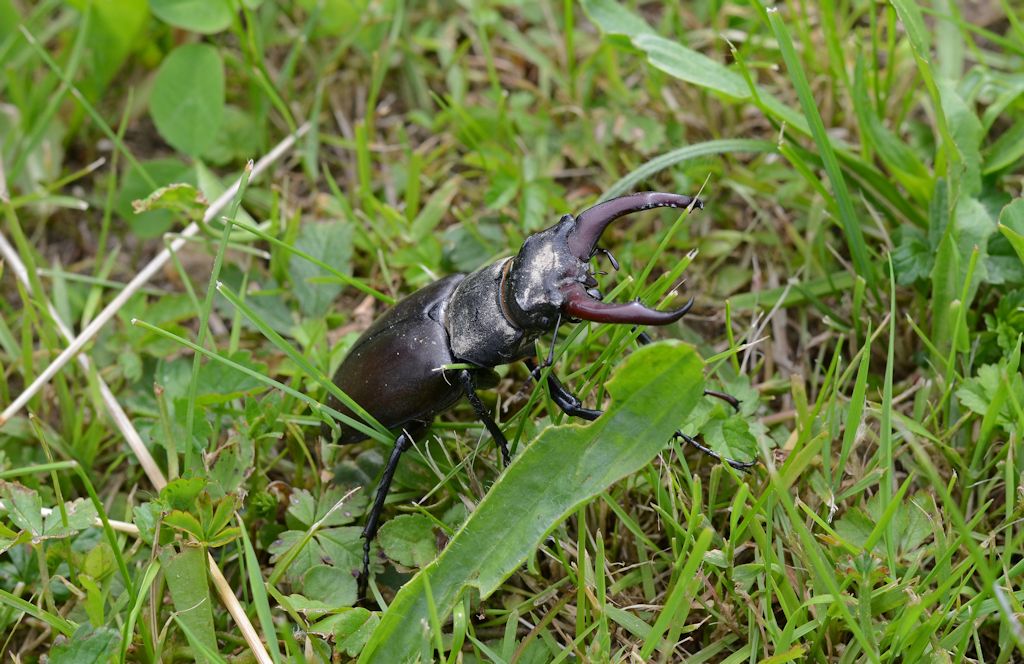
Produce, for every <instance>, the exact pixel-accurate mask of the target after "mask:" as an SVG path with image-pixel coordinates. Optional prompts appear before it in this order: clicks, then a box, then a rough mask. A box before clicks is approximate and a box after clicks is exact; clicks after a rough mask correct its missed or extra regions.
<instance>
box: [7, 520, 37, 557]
mask: <svg viewBox="0 0 1024 664" xmlns="http://www.w3.org/2000/svg"><path fill="white" fill-rule="evenodd" d="M31 539H32V533H30V532H28V531H27V530H22V531H21V532H16V531H14V530H11V529H10V528H8V527H7V526H5V525H4V524H3V523H0V554H3V553H4V552H5V551H7V550H8V549H10V548H11V547H15V546H17V545H19V544H24V543H25V542H28V541H29V540H31Z"/></svg>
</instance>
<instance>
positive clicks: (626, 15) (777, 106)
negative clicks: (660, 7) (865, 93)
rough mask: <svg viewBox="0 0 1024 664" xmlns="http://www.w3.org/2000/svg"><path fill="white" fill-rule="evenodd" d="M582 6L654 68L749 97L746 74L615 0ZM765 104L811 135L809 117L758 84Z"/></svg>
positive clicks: (593, 1) (734, 95)
mask: <svg viewBox="0 0 1024 664" xmlns="http://www.w3.org/2000/svg"><path fill="white" fill-rule="evenodd" d="M583 9H584V10H585V11H586V12H587V15H588V16H589V17H590V20H591V21H593V22H594V24H595V25H597V26H598V27H599V28H600V29H601V31H602V32H605V33H607V34H610V35H624V36H626V37H627V38H628V39H629V41H630V42H631V43H632V45H633V46H634V47H636V48H638V49H640V50H641V51H642V52H643V53H644V54H645V55H646V56H647V60H648V62H650V63H651V65H652V66H653V67H656V68H658V69H660V70H661V71H663V72H665V73H666V74H669V75H670V76H674V77H676V78H678V79H680V80H683V81H687V82H688V83H693V84H694V85H699V86H701V87H704V88H706V89H708V90H711V91H713V92H718V93H720V94H724V95H727V96H728V97H731V98H733V99H750V98H751V97H752V95H751V91H750V86H749V85H748V84H747V82H746V80H744V78H743V76H742V75H741V74H739V73H738V72H735V71H733V70H731V69H729V68H728V67H726V66H725V65H723V64H721V63H719V62H717V61H715V60H712V59H711V58H709V57H707V56H706V55H704V54H703V53H700V52H698V51H695V50H693V49H691V48H687V47H686V46H683V45H682V44H679V43H677V42H674V41H672V40H669V39H665V38H664V37H660V36H658V35H657V34H655V32H654V31H653V30H652V29H651V27H650V26H649V25H647V23H646V22H645V21H644V20H643V19H642V18H640V17H639V16H637V15H636V14H634V13H632V12H630V11H629V10H627V9H625V8H623V7H622V6H620V5H619V4H618V3H617V2H615V0H583ZM756 90H757V96H758V97H759V98H760V100H761V103H762V104H763V105H764V107H765V108H766V109H767V110H769V111H770V112H771V113H772V114H773V115H775V116H776V117H778V118H780V119H781V120H783V121H784V122H786V124H788V125H789V126H791V127H794V128H795V129H797V130H798V131H800V132H801V133H803V134H808V135H809V134H810V129H809V127H808V125H807V121H806V119H805V118H804V117H803V116H802V115H801V114H800V113H798V112H797V111H796V110H795V109H792V108H790V107H789V106H787V105H786V104H784V103H783V102H782V101H780V100H779V99H778V98H776V97H774V96H773V95H772V94H771V92H770V91H768V90H767V89H764V88H761V87H759V86H756Z"/></svg>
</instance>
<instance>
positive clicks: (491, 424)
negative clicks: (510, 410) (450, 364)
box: [459, 369, 512, 467]
mask: <svg viewBox="0 0 1024 664" xmlns="http://www.w3.org/2000/svg"><path fill="white" fill-rule="evenodd" d="M459 380H460V381H462V388H463V389H464V390H465V391H466V398H467V399H469V403H470V405H471V406H473V410H474V411H475V412H476V416H477V418H478V419H479V420H480V421H481V422H483V423H484V426H485V427H487V430H488V431H489V432H490V433H491V438H493V439H494V442H495V443H496V444H497V445H498V450H499V451H500V452H501V463H502V465H503V466H505V467H507V466H508V464H509V463H511V462H512V458H511V457H510V456H509V453H508V440H506V439H505V434H503V433H502V432H501V429H499V428H498V424H497V423H496V422H495V421H494V418H493V417H491V414H490V413H488V412H487V408H486V407H485V406H484V402H482V401H480V397H479V396H477V394H476V385H475V384H474V383H473V374H472V373H471V372H470V371H469V370H468V369H463V370H462V371H460V372H459Z"/></svg>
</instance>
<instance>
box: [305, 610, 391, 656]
mask: <svg viewBox="0 0 1024 664" xmlns="http://www.w3.org/2000/svg"><path fill="white" fill-rule="evenodd" d="M379 623H380V614H379V613H377V612H371V611H367V610H366V609H363V608H358V607H357V608H353V609H345V610H343V611H341V612H340V613H337V614H335V615H333V616H328V617H327V618H324V619H323V620H321V621H320V622H318V623H317V624H315V625H313V626H311V627H310V628H309V631H310V632H312V633H314V634H324V635H325V636H328V635H329V636H333V637H334V647H335V649H336V650H339V651H343V652H345V653H346V654H347V655H348V656H349V657H355V656H356V655H358V654H359V651H361V650H362V649H363V647H364V646H365V645H366V641H367V640H368V639H369V638H370V634H371V633H373V630H374V629H375V628H376V627H377V625H378V624H379Z"/></svg>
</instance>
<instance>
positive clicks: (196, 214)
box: [132, 182, 209, 220]
mask: <svg viewBox="0 0 1024 664" xmlns="http://www.w3.org/2000/svg"><path fill="white" fill-rule="evenodd" d="M208 205H209V201H207V200H206V197H205V196H203V192H201V191H199V190H198V189H196V188H195V187H194V186H193V185H191V184H187V183H184V182H177V183H175V184H169V185H167V186H166V187H160V188H159V189H157V190H156V191H154V192H153V193H151V194H150V195H149V196H147V197H146V198H143V199H141V200H136V201H132V209H133V210H134V211H135V214H139V213H141V212H149V211H150V210H170V211H172V212H176V213H178V214H180V215H182V216H184V217H185V218H186V219H190V220H195V219H201V218H202V216H203V213H204V212H205V211H206V207H207V206H208Z"/></svg>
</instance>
